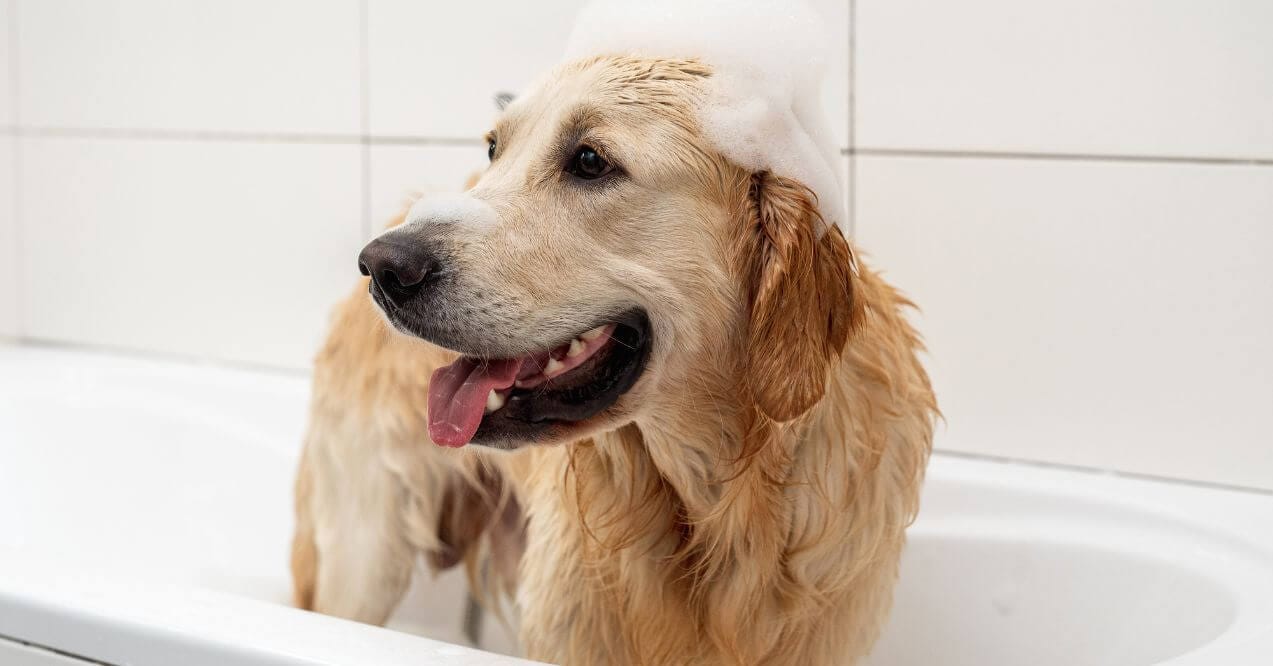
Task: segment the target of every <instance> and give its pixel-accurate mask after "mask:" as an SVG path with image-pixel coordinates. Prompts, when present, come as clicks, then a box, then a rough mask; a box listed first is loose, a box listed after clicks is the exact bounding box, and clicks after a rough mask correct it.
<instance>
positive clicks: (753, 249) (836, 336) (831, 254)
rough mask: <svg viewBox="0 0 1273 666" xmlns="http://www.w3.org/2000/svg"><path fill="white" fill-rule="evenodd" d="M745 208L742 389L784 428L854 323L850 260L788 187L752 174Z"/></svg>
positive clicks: (804, 406)
mask: <svg viewBox="0 0 1273 666" xmlns="http://www.w3.org/2000/svg"><path fill="white" fill-rule="evenodd" d="M747 206H748V211H747V220H746V221H747V223H748V226H749V228H748V229H746V230H745V231H744V233H745V234H746V236H745V237H744V248H743V261H744V262H746V263H745V265H746V266H747V269H746V279H747V280H748V283H749V288H750V294H749V296H750V303H749V307H750V313H749V318H748V330H747V335H748V340H747V358H746V363H747V366H746V381H747V385H748V387H749V388H750V391H751V393H752V397H753V398H754V400H755V402H756V406H757V407H758V408H759V410H760V411H761V412H762V413H764V414H765V415H766V416H768V417H769V418H771V419H773V420H774V421H779V422H784V421H790V420H792V419H795V418H797V417H799V416H800V415H802V414H804V413H805V412H806V411H808V410H809V408H811V407H813V405H815V404H816V403H817V402H818V400H820V399H821V398H822V395H823V393H824V392H825V391H826V382H827V376H828V370H829V367H830V364H831V362H832V361H833V360H834V359H836V358H838V357H839V355H840V352H841V351H843V349H844V346H845V344H846V343H847V341H848V338H849V334H850V332H851V331H852V330H853V329H854V328H855V326H856V324H857V322H858V321H859V319H860V318H861V315H862V307H861V305H860V304H859V303H858V302H857V300H856V299H855V298H854V293H853V291H854V289H853V287H854V278H853V271H854V268H853V255H852V251H851V250H850V249H849V245H848V243H847V242H846V241H845V240H844V236H843V235H841V234H840V230H839V229H838V228H836V227H833V226H829V225H826V224H825V223H824V222H823V220H822V216H821V215H820V214H819V213H818V206H817V199H816V197H815V196H814V194H813V192H811V191H810V190H809V188H807V187H805V186H804V185H802V184H800V183H799V182H797V181H795V180H792V179H790V178H783V177H780V176H775V175H773V174H771V173H767V172H765V173H758V174H753V175H752V176H751V180H750V184H749V187H748V194H747Z"/></svg>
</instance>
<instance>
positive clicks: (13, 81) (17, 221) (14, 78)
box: [5, 0, 27, 340]
mask: <svg viewBox="0 0 1273 666" xmlns="http://www.w3.org/2000/svg"><path fill="white" fill-rule="evenodd" d="M5 4H6V7H5V10H6V11H7V12H8V13H9V34H8V35H7V37H8V40H9V44H8V50H9V94H10V96H11V97H12V99H10V100H9V105H10V109H9V111H10V116H11V118H12V119H13V124H14V126H21V124H22V103H21V95H22V85H21V80H20V79H21V71H22V68H21V67H20V63H19V58H20V57H21V53H22V50H21V49H20V48H18V39H19V37H20V30H19V25H18V22H19V20H20V17H19V16H18V0H8V1H7V2H6V3H5ZM11 141H12V144H13V148H12V150H13V154H12V155H11V156H10V167H11V168H12V169H13V173H12V174H11V175H10V177H9V183H10V187H12V188H13V200H12V201H10V202H9V206H10V210H9V213H10V215H11V218H10V219H11V220H12V221H13V255H14V256H13V263H12V264H11V266H12V267H13V288H14V291H15V293H14V295H13V310H14V312H13V317H14V322H13V326H14V336H15V337H16V338H17V339H18V340H24V339H26V336H27V321H26V316H25V313H26V301H27V295H26V288H25V287H26V285H25V282H26V281H25V279H24V277H23V274H24V273H25V270H24V269H25V268H26V260H25V258H26V253H25V252H23V248H24V246H25V245H26V233H25V230H24V228H23V224H22V163H23V160H22V142H21V141H20V140H19V136H18V135H17V134H14V135H13V138H12V140H11Z"/></svg>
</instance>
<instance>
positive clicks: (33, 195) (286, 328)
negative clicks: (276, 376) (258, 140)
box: [21, 138, 362, 367]
mask: <svg viewBox="0 0 1273 666" xmlns="http://www.w3.org/2000/svg"><path fill="white" fill-rule="evenodd" d="M22 150H23V164H24V166H23V175H22V187H23V197H22V217H21V220H22V233H23V261H22V276H23V284H24V285H25V287H24V290H25V297H24V298H23V304H22V307H23V316H24V318H25V319H24V320H25V322H26V327H27V328H26V330H27V334H28V335H29V336H30V337H33V338H40V339H51V340H60V341H68V342H81V343H89V344H98V345H107V346H113V347H126V348H130V349H139V350H154V351H161V352H169V353H177V354H185V355H192V356H199V357H208V358H217V359H227V360H233V361H244V362H250V363H260V364H267V365H275V366H289V367H303V366H306V365H308V364H309V362H310V359H311V356H312V354H313V352H314V350H315V349H316V347H317V344H318V342H319V341H320V340H321V339H322V336H323V334H324V332H325V328H326V323H327V314H328V312H329V310H330V307H331V305H332V304H333V303H334V302H335V301H336V300H337V299H338V298H339V297H341V296H343V295H344V294H345V293H346V292H347V291H348V289H350V288H351V286H352V285H353V283H354V280H355V278H356V277H357V270H356V265H357V263H356V257H357V253H358V250H359V248H360V247H361V245H362V238H361V232H360V228H361V215H360V213H361V196H360V187H359V183H360V174H359V159H358V147H356V146H314V145H297V144H252V143H221V142H198V141H196V142H186V141H120V140H110V139H106V140H90V139H62V138H53V139H47V138H46V139H23V140H22Z"/></svg>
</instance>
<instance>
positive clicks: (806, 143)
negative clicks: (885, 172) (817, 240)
mask: <svg viewBox="0 0 1273 666" xmlns="http://www.w3.org/2000/svg"><path fill="white" fill-rule="evenodd" d="M827 50H828V42H827V38H826V35H825V33H824V31H823V30H822V26H821V22H820V20H819V17H818V15H817V14H816V13H815V12H814V11H813V10H812V9H810V8H809V6H808V5H806V4H805V3H804V2H803V1H802V0H679V1H678V0H626V1H625V0H595V1H594V2H593V3H591V4H590V5H588V6H587V7H586V8H584V10H583V12H582V13H581V14H580V15H579V18H578V20H577V21H576V23H575V28H574V32H573V33H572V35H571V37H570V42H569V44H568V46H567V48H566V57H567V58H569V59H572V60H574V59H579V58H585V57H588V56H597V55H637V56H644V57H654V58H684V59H696V60H699V61H702V62H705V63H707V64H708V65H710V66H711V67H712V69H713V74H712V77H711V78H710V79H709V81H708V84H707V95H706V99H705V100H704V103H703V105H702V106H701V108H700V109H699V112H698V116H699V122H700V124H701V125H702V129H703V133H704V135H705V136H706V138H707V140H708V141H710V142H711V144H712V145H713V147H715V148H716V149H717V150H718V151H720V153H721V154H722V155H724V156H725V157H726V158H728V159H729V160H730V161H732V162H734V163H735V164H737V165H738V166H740V167H743V168H745V169H749V170H751V171H770V172H773V173H774V174H776V175H779V176H784V177H787V178H792V179H795V180H797V181H800V182H801V183H804V184H805V186H807V187H808V188H809V189H810V190H812V191H813V193H814V194H815V195H817V197H818V208H819V211H820V212H821V213H822V216H823V219H825V220H826V221H827V223H829V224H839V222H840V221H841V220H843V219H844V210H843V201H844V200H843V199H842V198H841V195H840V192H841V190H840V177H839V173H840V170H839V168H838V164H839V151H838V150H837V147H836V144H835V140H834V138H833V135H832V133H831V131H830V126H829V125H828V124H827V121H826V118H825V116H824V114H823V113H822V104H821V92H822V84H823V76H824V73H825V71H826V59H827V58H826V55H827Z"/></svg>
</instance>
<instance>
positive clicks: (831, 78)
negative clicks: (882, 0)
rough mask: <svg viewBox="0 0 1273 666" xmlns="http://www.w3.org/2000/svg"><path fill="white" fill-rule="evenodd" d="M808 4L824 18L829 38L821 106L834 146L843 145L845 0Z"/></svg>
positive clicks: (846, 140) (846, 138) (845, 122)
mask: <svg viewBox="0 0 1273 666" xmlns="http://www.w3.org/2000/svg"><path fill="white" fill-rule="evenodd" d="M810 4H811V5H812V6H813V8H814V9H815V10H816V11H818V12H819V13H821V14H822V17H823V18H824V19H825V24H824V25H825V29H826V33H827V38H828V39H830V40H831V41H830V45H829V50H830V52H829V54H828V57H829V58H830V60H829V61H828V62H827V83H826V87H825V89H824V90H823V95H822V97H823V108H824V109H825V110H826V113H827V119H828V121H829V122H830V123H831V129H832V132H833V136H834V137H835V140H836V145H838V146H840V147H841V148H844V147H847V146H848V145H849V0H811V2H810Z"/></svg>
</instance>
